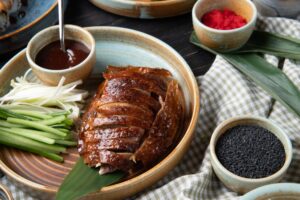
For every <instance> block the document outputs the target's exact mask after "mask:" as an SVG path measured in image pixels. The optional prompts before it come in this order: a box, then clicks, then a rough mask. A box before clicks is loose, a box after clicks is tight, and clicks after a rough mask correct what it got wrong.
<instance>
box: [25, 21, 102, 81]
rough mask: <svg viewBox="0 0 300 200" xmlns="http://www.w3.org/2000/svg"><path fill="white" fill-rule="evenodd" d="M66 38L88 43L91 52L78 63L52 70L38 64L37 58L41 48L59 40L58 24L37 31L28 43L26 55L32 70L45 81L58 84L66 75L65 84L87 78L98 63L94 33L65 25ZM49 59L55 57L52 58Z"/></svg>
mask: <svg viewBox="0 0 300 200" xmlns="http://www.w3.org/2000/svg"><path fill="white" fill-rule="evenodd" d="M65 39H71V40H75V41H77V42H80V43H83V44H84V45H86V46H87V47H88V48H89V50H90V53H89V55H88V57H87V58H86V59H85V60H83V61H82V62H81V63H79V64H78V65H75V66H73V67H71V68H68V69H63V70H52V69H46V68H44V67H42V66H39V65H37V64H36V62H35V59H36V56H37V54H38V53H39V51H40V50H41V49H43V48H44V47H45V46H47V45H48V44H50V43H51V42H54V41H57V40H59V29H58V26H51V27H49V28H46V29H44V30H42V31H40V32H39V33H37V34H36V35H35V36H34V37H33V38H32V39H31V40H30V41H29V43H28V46H27V49H26V57H27V60H28V63H29V65H30V67H31V68H32V71H33V72H34V73H35V75H36V76H37V77H38V78H39V79H40V80H41V81H42V82H44V83H46V84H49V85H57V84H58V83H59V81H60V79H61V78H62V77H65V78H66V80H65V82H64V83H65V84H67V83H70V82H74V81H77V80H84V79H86V78H87V77H88V76H89V74H90V73H91V71H92V69H93V67H94V65H95V63H96V48H95V46H96V44H95V39H94V38H93V36H92V34H91V33H89V32H88V31H87V30H85V29H84V28H81V27H79V26H74V25H65ZM49 59H55V58H50V57H49Z"/></svg>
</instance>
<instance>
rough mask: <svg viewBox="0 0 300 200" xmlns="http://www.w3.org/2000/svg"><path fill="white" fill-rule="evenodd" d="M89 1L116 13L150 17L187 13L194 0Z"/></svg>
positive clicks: (144, 17)
mask: <svg viewBox="0 0 300 200" xmlns="http://www.w3.org/2000/svg"><path fill="white" fill-rule="evenodd" d="M90 2H91V3H93V4H94V5H95V6H97V7H99V8H102V9H103V10H106V11H108V12H111V13H114V14H117V15H122V16H127V17H135V18H143V19H152V18H162V17H172V16H176V15H181V14H184V13H188V12H190V11H191V10H192V7H193V5H194V3H195V2H196V0H104V1H103V0H90Z"/></svg>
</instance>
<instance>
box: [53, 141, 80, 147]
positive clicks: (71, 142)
mask: <svg viewBox="0 0 300 200" xmlns="http://www.w3.org/2000/svg"><path fill="white" fill-rule="evenodd" d="M55 143H56V144H60V145H64V146H70V147H74V146H77V142H74V141H68V140H55Z"/></svg>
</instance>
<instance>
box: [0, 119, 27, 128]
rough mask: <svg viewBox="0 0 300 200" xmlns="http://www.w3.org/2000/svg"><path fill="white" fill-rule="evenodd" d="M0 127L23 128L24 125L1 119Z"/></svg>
mask: <svg viewBox="0 0 300 200" xmlns="http://www.w3.org/2000/svg"><path fill="white" fill-rule="evenodd" d="M0 127H6V128H23V127H24V126H23V125H19V124H12V123H9V122H7V121H4V120H0Z"/></svg>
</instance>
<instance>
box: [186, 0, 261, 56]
mask: <svg viewBox="0 0 300 200" xmlns="http://www.w3.org/2000/svg"><path fill="white" fill-rule="evenodd" d="M224 8H227V9H230V10H232V11H234V12H235V13H237V14H238V15H241V16H243V17H244V18H245V19H246V20H247V22H248V23H247V24H246V25H245V26H242V27H240V28H236V29H232V30H218V29H214V28H210V27H208V26H206V25H204V24H203V23H202V22H201V18H202V16H203V15H204V14H205V13H207V12H209V11H211V10H213V9H224ZM192 17H193V26H194V30H195V32H196V35H197V37H198V39H199V41H200V42H201V43H202V44H204V45H205V46H207V47H209V48H211V49H214V50H216V51H221V52H227V51H233V50H236V49H238V48H240V47H242V46H243V45H244V44H245V43H246V42H247V41H248V39H249V38H250V36H251V34H252V32H253V30H254V28H255V24H256V19H257V10H256V7H255V5H254V4H253V3H252V1H250V0H198V1H197V3H195V5H194V7H193V11H192Z"/></svg>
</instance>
